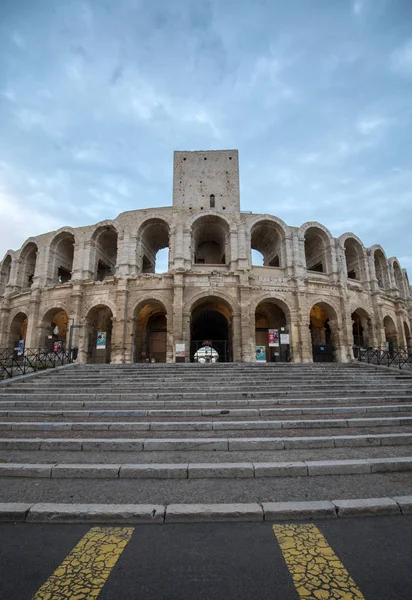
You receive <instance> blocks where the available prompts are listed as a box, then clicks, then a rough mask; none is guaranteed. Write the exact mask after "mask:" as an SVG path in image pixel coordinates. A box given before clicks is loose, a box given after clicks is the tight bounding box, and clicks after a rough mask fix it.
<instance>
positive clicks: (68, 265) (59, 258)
mask: <svg viewBox="0 0 412 600" xmlns="http://www.w3.org/2000/svg"><path fill="white" fill-rule="evenodd" d="M75 243H76V240H75V236H74V233H73V231H72V230H70V229H68V228H67V229H66V228H64V229H62V230H59V231H58V232H57V233H56V235H55V236H54V238H53V239H52V241H51V243H50V261H51V269H52V270H51V281H52V283H67V282H68V281H70V280H71V278H72V272H73V258H74V245H75Z"/></svg>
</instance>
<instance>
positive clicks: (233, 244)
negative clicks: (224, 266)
mask: <svg viewBox="0 0 412 600" xmlns="http://www.w3.org/2000/svg"><path fill="white" fill-rule="evenodd" d="M229 247H230V263H229V269H230V270H231V271H236V270H237V264H238V234H237V229H232V228H231V229H230V237H229ZM226 260H227V259H226Z"/></svg>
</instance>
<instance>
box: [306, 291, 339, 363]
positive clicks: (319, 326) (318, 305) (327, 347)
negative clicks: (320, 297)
mask: <svg viewBox="0 0 412 600" xmlns="http://www.w3.org/2000/svg"><path fill="white" fill-rule="evenodd" d="M338 314H339V311H337V310H336V308H335V307H334V306H333V305H332V304H331V303H330V302H329V301H327V302H325V301H318V302H315V303H312V307H311V309H310V313H309V321H310V323H309V329H310V333H311V339H312V356H313V361H314V362H333V361H334V360H336V355H335V350H336V349H337V348H338V347H339V346H340V328H339V318H338Z"/></svg>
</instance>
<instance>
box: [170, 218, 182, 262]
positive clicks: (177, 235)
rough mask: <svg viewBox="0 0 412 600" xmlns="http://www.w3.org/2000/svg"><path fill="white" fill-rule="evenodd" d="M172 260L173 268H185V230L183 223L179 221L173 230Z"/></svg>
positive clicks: (171, 237) (171, 239) (171, 238)
mask: <svg viewBox="0 0 412 600" xmlns="http://www.w3.org/2000/svg"><path fill="white" fill-rule="evenodd" d="M170 242H171V243H170V260H171V261H172V264H171V268H173V269H184V268H185V267H186V264H185V251H184V248H185V232H184V230H183V224H182V223H177V225H176V227H175V228H174V229H173V230H172V232H171V236H170Z"/></svg>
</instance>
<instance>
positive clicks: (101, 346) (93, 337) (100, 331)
mask: <svg viewBox="0 0 412 600" xmlns="http://www.w3.org/2000/svg"><path fill="white" fill-rule="evenodd" d="M112 320H113V313H112V311H111V309H110V308H109V307H108V306H105V305H103V304H100V305H99V306H95V307H94V308H92V309H91V310H90V311H89V314H88V315H87V317H86V332H87V362H88V363H110V361H111V355H112V327H113V325H112Z"/></svg>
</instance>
